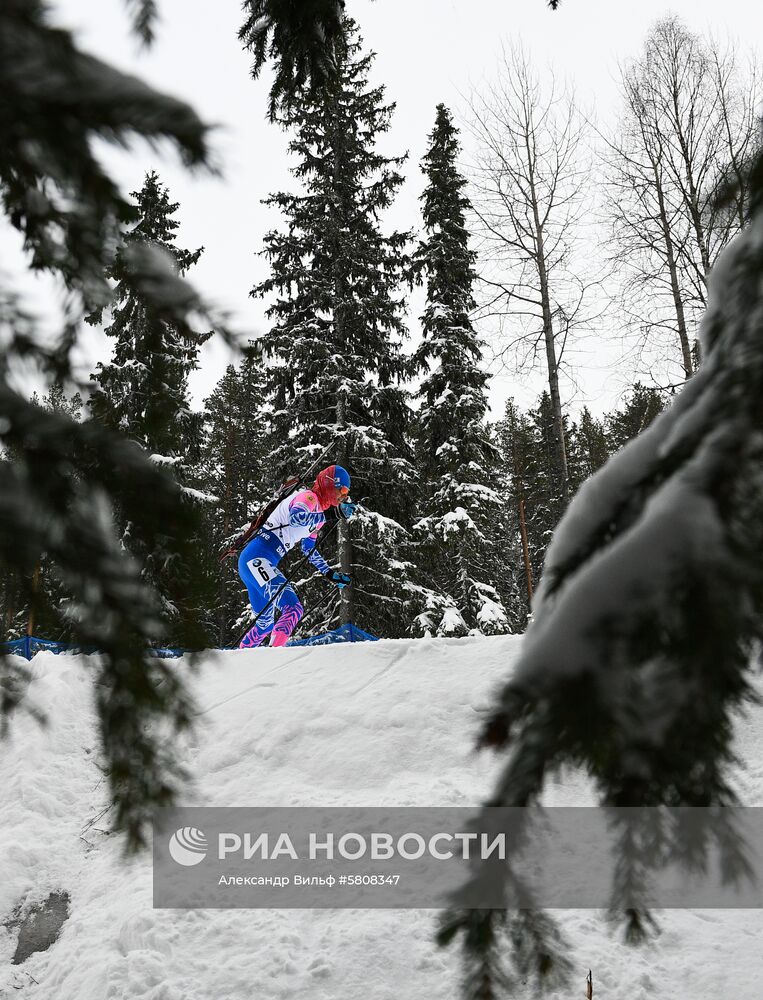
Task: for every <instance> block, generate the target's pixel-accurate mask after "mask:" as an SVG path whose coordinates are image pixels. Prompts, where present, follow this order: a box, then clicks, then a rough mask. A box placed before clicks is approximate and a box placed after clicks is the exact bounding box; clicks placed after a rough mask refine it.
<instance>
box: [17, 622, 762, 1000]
mask: <svg viewBox="0 0 763 1000" xmlns="http://www.w3.org/2000/svg"><path fill="white" fill-rule="evenodd" d="M520 643H521V640H520V639H517V638H514V637H504V636H502V637H495V638H482V637H472V638H466V639H422V640H398V641H392V640H388V641H387V640H385V641H381V642H376V643H368V644H357V645H351V644H347V645H342V646H329V647H320V646H319V647H300V648H292V649H290V648H288V647H287V648H285V649H277V650H267V649H264V650H253V651H240V652H239V651H236V652H228V653H215V654H210V656H209V657H208V658H207V659H206V661H205V662H204V664H203V666H202V668H201V670H200V671H199V673H198V675H196V676H195V677H193V678H192V680H191V686H192V688H193V690H194V693H195V697H196V700H197V704H198V710H199V716H198V728H197V732H196V734H195V736H194V737H193V738H192V739H189V740H188V741H187V742H186V744H185V745H184V746H183V748H182V751H183V756H184V758H185V760H186V763H187V765H188V766H189V768H190V770H191V771H192V773H193V775H194V779H193V785H192V786H191V787H189V789H188V791H187V794H186V795H185V797H184V801H185V802H186V803H189V804H198V805H263V806H266V805H285V806H287V805H323V806H340V805H348V806H361V805H364V806H374V805H377V806H381V805H401V806H406V805H423V804H429V805H438V806H444V805H470V804H475V805H476V804H477V803H479V802H480V801H481V800H482V799H483V798H484V797H485V796H487V795H488V793H489V792H490V790H491V788H492V785H493V781H494V778H495V773H496V766H497V762H496V761H495V760H494V759H493V758H491V757H490V756H488V755H476V754H475V753H474V752H473V749H472V747H473V741H474V738H475V735H476V733H477V731H478V728H479V723H480V720H481V711H482V709H484V708H486V707H487V706H488V705H489V704H490V703H491V695H492V694H493V693H494V688H495V687H496V686H497V685H498V684H499V683H500V682H502V681H503V680H505V677H506V674H507V672H508V671H509V670H510V666H511V663H512V661H513V660H514V659H515V657H516V655H517V654H518V652H519V648H520ZM31 666H32V673H33V681H32V686H31V689H30V697H31V698H32V699H33V701H34V702H35V704H36V705H38V706H39V707H40V708H42V709H43V710H44V711H46V712H47V713H48V714H49V716H50V725H49V726H48V727H47V729H44V730H43V729H40V728H39V727H38V726H37V725H36V724H35V723H34V722H33V721H32V720H31V719H30V718H28V717H25V716H19V717H17V718H16V719H15V721H14V723H13V726H12V736H11V739H10V740H9V741H8V742H5V743H3V744H0V787H2V789H3V808H2V813H0V920H2V919H3V918H4V917H7V916H8V915H9V914H10V913H11V912H12V911H13V909H14V907H15V906H16V904H17V902H18V901H19V900H20V899H23V898H25V897H26V898H28V899H29V900H30V901H31V900H37V899H43V898H45V896H47V894H48V893H49V892H51V891H53V890H56V889H66V890H68V891H69V892H70V893H71V916H70V918H69V920H68V921H67V922H66V924H64V927H63V930H62V933H61V937H60V939H59V940H58V942H56V943H55V944H54V945H53V946H52V948H51V949H50V950H49V951H47V952H44V953H40V954H35V955H33V956H31V957H30V958H29V959H28V960H27V961H26V962H25V963H24V964H23V965H22V966H16V967H13V966H11V965H10V964H9V963H10V958H11V956H12V954H13V950H14V948H15V936H14V933H13V932H9V931H8V930H6V929H5V928H3V927H0V998H1V1000H7V998H10V997H14V998H22V1000H27V998H29V1000H31V998H34V1000H48V998H51V1000H53V998H55V1000H123V998H124V1000H127V998H130V1000H211V998H214V1000H249V998H251V997H253V996H256V997H257V1000H275V998H281V997H283V998H286V997H288V998H292V997H294V996H307V997H310V1000H340V998H342V1000H344V998H347V1000H355V998H357V997H358V996H361V995H362V996H368V997H371V998H374V1000H376V998H379V1000H382V998H390V1000H392V998H393V997H394V998H395V1000H400V997H401V996H403V997H427V1000H440V998H442V1000H445V998H448V1000H456V998H457V996H458V974H459V964H458V954H457V952H456V951H450V950H448V951H444V952H443V951H439V950H438V949H437V948H436V947H435V946H434V945H433V944H432V933H433V927H434V920H435V916H436V914H435V913H434V912H433V911H418V912H413V911H397V910H392V911H385V910H369V911H342V910H337V911H312V910H305V911H301V910H294V911H290V910H281V911H279V910H267V911H265V910H262V911H260V910H251V911H212V910H199V911H162V910H153V909H152V906H151V865H150V859H149V858H148V857H141V858H138V859H135V860H133V861H131V862H129V863H126V862H125V861H124V860H123V859H122V857H121V844H120V843H119V841H118V838H116V837H114V836H110V835H108V834H107V833H106V832H104V831H106V830H107V829H108V817H107V816H101V815H100V814H101V812H102V810H103V809H104V806H105V804H106V802H105V785H104V780H103V775H102V774H101V772H100V771H99V769H98V753H97V747H96V742H95V730H94V715H93V712H92V708H91V690H90V673H91V667H92V662H91V658H88V657H74V656H59V657H55V656H53V655H52V654H45V653H41V654H38V656H36V657H35V659H34V660H33V661H32V665H31ZM177 669H179V670H185V669H187V668H186V666H185V664H184V662H183V661H178V664H177ZM762 721H763V710H762V711H760V712H756V713H755V714H754V715H751V716H750V718H749V719H747V720H746V721H743V722H742V724H741V726H740V730H739V740H738V742H739V751H740V754H741V755H742V756H743V757H744V756H747V757H748V759H751V760H752V762H753V766H752V768H751V769H750V770H749V771H748V772H747V773H746V774H745V775H743V776H740V779H739V780H740V783H741V788H742V797H743V800H744V801H745V802H746V803H749V804H758V803H759V802H760V801H763V754H761V752H760V750H759V749H758V748H757V747H756V742H757V741H756V730H757V729H759V728H760V724H761V722H762ZM546 801H547V802H549V804H556V805H564V804H573V803H575V804H590V803H591V799H590V793H589V791H588V788H587V785H586V783H585V781H583V780H582V778H581V777H580V776H579V775H576V774H569V775H566V776H565V777H564V778H563V779H559V780H558V781H557V782H556V783H552V784H551V787H550V789H549V794H548V796H547V798H546ZM562 922H563V926H564V928H565V930H566V932H567V934H568V935H569V937H570V938H571V940H572V942H573V944H574V946H575V954H574V955H573V960H574V962H575V963H576V966H577V968H578V969H579V976H578V977H577V978H576V981H575V983H574V984H573V986H574V987H575V988H574V989H573V992H572V994H569V995H583V993H584V981H585V975H586V973H587V971H588V968H589V967H590V968H592V969H593V973H594V985H595V989H596V993H595V996H596V997H597V1000H616V998H621V997H625V996H627V997H628V998H629V1000H647V998H648V1000H653V997H654V996H657V995H659V996H666V997H667V996H669V997H671V998H678V1000H682V998H686V1000H689V998H690V997H691V998H697V1000H705V998H707V1000H709V998H710V997H713V998H714V1000H715V998H716V997H717V996H729V995H732V994H733V995H735V996H740V997H748V996H750V997H752V996H755V995H757V985H758V983H759V981H760V979H761V977H762V976H763V926H761V925H762V924H763V921H760V919H759V915H758V914H757V913H755V912H750V911H738V912H726V911H716V912H713V911H705V912H702V913H688V912H686V913H683V912H681V913H674V914H669V915H666V916H665V918H664V920H663V928H664V932H663V934H662V935H661V937H660V938H659V939H658V941H657V943H656V945H655V946H654V947H653V948H652V949H651V950H645V949H644V950H636V951H633V950H630V949H626V948H625V947H624V946H623V945H621V944H620V943H618V942H617V941H616V940H613V939H611V938H610V937H609V935H608V932H607V930H606V928H605V925H604V924H603V922H602V920H601V919H600V916H599V915H598V914H596V913H592V912H585V911H581V912H574V913H573V912H570V913H567V914H564V915H563V919H562ZM577 979H579V983H578V981H577ZM578 986H579V990H578V989H577V987H578ZM566 996H567V994H565V998H566ZM559 1000H561V995H560V997H559Z"/></svg>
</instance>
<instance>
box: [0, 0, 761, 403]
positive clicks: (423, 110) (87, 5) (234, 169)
mask: <svg viewBox="0 0 763 1000" xmlns="http://www.w3.org/2000/svg"><path fill="white" fill-rule="evenodd" d="M159 7H160V11H161V22H160V24H159V27H158V37H157V41H156V43H155V45H154V46H153V47H152V48H151V49H149V50H142V49H141V48H140V47H139V45H138V44H137V42H136V40H135V39H134V37H133V36H131V35H130V33H129V30H128V21H127V16H126V14H125V10H124V5H123V4H122V3H120V0H57V2H55V3H54V4H53V8H54V12H55V16H56V19H57V21H58V22H59V23H60V24H61V25H65V26H67V27H70V28H73V29H75V30H76V33H77V35H78V37H79V40H80V44H81V45H82V46H83V47H85V48H86V49H88V50H89V51H91V52H93V53H94V54H96V55H98V56H99V57H101V58H104V59H106V60H108V61H110V62H112V63H114V64H116V65H117V66H119V67H120V68H123V69H125V70H128V71H130V72H133V73H136V74H138V75H140V76H141V77H142V78H143V79H145V80H146V81H147V82H149V83H151V84H152V85H154V86H155V87H157V88H160V89H162V90H165V91H167V92H170V93H172V94H174V95H176V96H178V97H181V98H183V99H185V100H187V101H189V102H190V103H191V104H192V105H193V106H194V107H195V108H196V110H197V111H198V112H199V113H200V115H201V116H202V118H203V119H205V120H206V121H207V122H209V123H213V124H216V125H217V126H218V128H217V130H216V132H215V134H214V136H213V147H214V150H215V153H216V159H217V161H218V163H219V164H220V166H221V168H222V171H223V176H222V178H221V179H220V178H214V177H210V176H205V175H204V174H200V173H197V174H195V175H189V174H188V173H186V172H185V171H184V170H183V169H182V168H181V167H180V166H179V165H178V163H177V161H176V160H175V159H174V158H173V156H172V155H171V154H169V153H168V154H167V155H164V156H162V155H158V154H156V153H155V152H154V151H152V150H150V149H147V148H146V147H144V146H138V147H136V148H135V149H133V150H132V151H131V152H129V153H119V154H110V155H109V164H110V165H111V167H112V169H113V170H114V171H115V173H116V175H117V176H118V177H119V178H120V179H121V180H122V182H123V184H124V185H125V187H126V188H127V189H128V190H134V189H135V188H137V187H140V185H141V182H142V178H143V174H144V173H145V171H146V170H148V169H151V168H155V169H157V170H158V171H159V173H160V175H161V177H162V179H163V180H164V182H165V183H167V184H168V185H169V187H170V193H171V195H172V197H173V199H174V200H176V201H179V202H180V204H181V210H180V213H179V218H180V220H181V223H182V228H181V229H180V231H179V236H178V239H179V241H180V242H181V245H183V246H187V247H197V246H200V245H202V244H203V245H204V246H205V247H206V250H205V253H204V254H203V256H202V258H201V261H200V262H199V264H198V265H197V267H195V268H194V269H193V271H192V273H191V277H192V279H193V281H194V283H195V284H196V285H197V287H199V288H200V289H201V291H202V292H204V293H205V295H206V296H207V297H208V298H209V299H210V300H211V301H212V302H214V303H215V304H217V305H218V306H220V307H222V308H223V309H225V310H227V311H229V312H230V313H231V315H232V317H233V319H234V321H235V326H236V328H237V329H239V330H241V331H242V332H243V333H245V334H246V335H257V334H258V333H262V332H263V331H264V329H265V326H264V322H263V315H262V312H263V307H262V304H261V303H259V302H256V301H255V300H253V299H251V298H249V297H248V292H249V289H250V288H251V287H252V285H253V284H254V283H255V282H256V281H257V280H259V279H261V278H262V276H263V275H264V273H265V263H264V261H263V260H262V259H260V258H257V257H256V256H255V254H256V252H257V251H258V250H259V249H260V248H261V245H262V237H263V234H264V233H265V232H266V230H267V229H268V228H270V227H271V226H273V225H275V224H277V222H278V217H277V214H276V213H273V212H271V211H268V210H266V209H265V208H264V207H263V206H262V205H261V204H260V199H261V198H263V197H265V196H266V195H267V194H268V193H269V192H270V191H273V190H276V189H278V188H284V187H288V186H289V185H290V184H291V178H290V175H289V174H288V172H287V168H288V159H287V156H286V142H287V139H286V137H285V135H284V134H283V133H282V132H281V131H280V130H279V129H278V128H277V127H275V126H272V125H270V124H268V122H267V120H266V114H265V112H266V104H267V91H268V86H269V80H268V78H267V77H266V78H264V79H262V80H259V81H257V82H256V83H255V82H253V81H252V80H251V78H250V76H249V64H250V60H249V57H248V55H247V54H245V53H244V52H243V51H242V50H241V49H240V46H239V43H238V41H237V38H236V34H237V30H238V27H239V24H240V22H241V11H240V4H239V3H238V2H236V0H203V2H202V0H159ZM347 10H348V13H350V14H351V15H352V16H353V17H354V18H355V19H356V20H357V21H358V22H359V24H360V27H361V32H362V34H363V36H364V38H365V41H366V45H367V47H369V48H372V49H374V50H375V51H376V53H377V60H376V63H375V70H374V82H376V83H384V84H385V85H386V87H387V95H388V98H389V100H391V101H394V102H396V103H397V111H396V114H395V117H394V121H393V125H392V129H391V131H390V133H389V135H388V137H387V138H386V139H385V141H384V147H383V148H384V150H385V152H389V153H393V154H398V153H400V152H403V151H405V150H408V151H409V153H410V159H409V162H408V165H407V168H406V175H407V181H406V184H405V185H404V188H403V190H402V192H401V194H400V196H399V199H398V201H397V204H396V207H395V209H394V211H393V212H392V214H391V217H390V220H389V221H390V223H391V224H394V225H397V226H400V227H401V228H409V227H411V226H412V225H415V224H416V223H417V222H418V219H419V213H418V204H417V198H418V196H419V194H420V193H421V188H422V175H421V173H420V170H419V161H420V159H421V156H422V154H423V152H424V148H425V143H426V136H427V134H428V132H429V131H430V130H431V128H432V124H433V120H434V108H435V105H436V104H437V103H438V102H440V101H443V102H445V103H446V104H448V105H449V106H450V107H452V108H453V110H454V111H455V113H456V115H457V117H458V116H459V115H460V114H461V113H463V110H464V103H465V102H464V98H463V95H464V94H466V93H468V91H469V90H470V89H471V88H472V87H474V86H479V83H480V80H481V79H483V78H485V77H490V75H491V74H492V73H493V71H494V67H495V64H496V61H497V58H498V56H499V54H500V51H501V43H502V41H503V42H508V41H510V40H513V39H521V41H522V42H523V43H524V45H525V46H526V48H527V49H528V50H529V52H530V54H531V56H532V58H533V60H534V62H535V63H536V65H537V66H538V67H539V68H542V67H544V66H545V65H547V64H553V66H554V67H555V71H556V72H557V74H558V75H559V76H562V77H566V78H568V79H569V80H570V81H571V82H572V83H573V84H574V86H575V88H576V91H577V93H578V95H579V98H580V99H581V102H582V103H583V104H584V105H586V106H588V107H594V108H595V113H596V116H597V118H598V120H599V121H607V120H608V119H609V118H610V117H611V116H612V115H613V114H614V113H616V107H617V86H616V76H617V65H618V62H619V61H622V60H624V59H627V58H629V57H631V56H635V55H637V53H638V51H639V49H640V47H641V45H642V43H643V39H644V37H645V35H646V33H647V32H648V30H649V27H650V25H651V24H652V22H653V21H654V20H655V19H656V18H657V17H659V16H661V15H664V14H666V13H669V12H673V13H676V14H678V15H679V16H680V17H681V18H683V19H684V20H685V22H686V23H687V24H688V25H689V26H690V27H692V28H694V29H696V30H699V31H706V30H712V31H714V32H716V33H719V34H729V33H730V34H732V35H734V36H737V37H739V38H740V39H742V40H743V41H744V40H756V39H758V38H760V37H761V36H763V4H761V3H760V2H752V0H722V2H721V0H674V2H673V3H671V4H668V3H666V2H663V0H564V2H563V5H562V8H561V9H560V10H558V11H556V12H552V11H550V10H549V9H548V8H547V7H546V5H545V2H544V0H347ZM10 242H12V241H9V240H8V238H7V234H6V237H5V238H4V239H3V240H2V243H0V246H2V248H3V257H4V258H6V254H7V250H8V247H9V245H10ZM3 264H4V266H8V265H9V264H10V266H11V268H12V269H13V270H14V271H15V270H16V269H15V267H13V263H12V261H10V262H9V261H8V260H7V258H6V259H4V261H3ZM26 287H27V288H29V287H30V286H29V285H28V284H27V286H26ZM44 294H45V293H40V294H39V295H38V302H39V306H40V308H43V303H42V302H40V301H39V298H40V295H44ZM415 305H416V304H415ZM418 311H419V310H418V307H417V308H416V312H418ZM416 325H417V324H416V320H415V317H412V320H411V327H412V329H415V328H416ZM90 350H91V351H95V352H98V351H102V350H103V348H102V346H100V347H99V346H97V345H92V346H91V347H90ZM606 350H607V352H608V353H607V358H606V359H605V358H598V359H597V357H596V351H591V350H590V349H589V353H588V355H587V357H584V358H583V359H582V361H583V363H584V364H585V366H586V368H587V372H586V374H585V377H584V379H583V390H584V394H583V395H580V394H579V395H578V396H577V398H576V400H575V401H574V402H575V403H576V404H577V405H580V403H581V402H584V401H587V402H589V405H591V407H592V408H593V409H594V410H595V411H601V410H603V409H605V408H607V407H608V406H609V405H611V403H612V402H613V401H614V399H615V397H616V396H617V393H618V387H619V384H620V383H619V381H618V380H617V379H615V378H613V377H611V376H610V377H607V365H608V360H607V359H608V358H609V357H610V356H611V352H612V348H611V347H608V348H607V349H606ZM88 361H89V362H90V363H92V358H90V359H88ZM225 361H226V358H225V357H224V356H223V353H222V351H220V349H219V348H218V349H215V348H212V349H210V350H207V353H206V354H205V356H204V359H203V366H202V369H201V370H200V371H199V372H198V373H197V374H196V376H195V378H194V382H193V391H194V396H195V398H196V400H197V401H200V400H201V399H202V398H203V397H204V395H206V394H208V393H209V392H210V391H211V389H212V387H213V386H214V384H215V382H216V380H217V379H218V378H219V376H220V374H221V373H222V369H223V367H224V364H225ZM541 387H542V378H541V377H539V378H537V379H535V380H529V381H527V380H525V381H524V382H523V383H518V382H517V381H516V379H513V378H510V377H508V376H506V375H498V376H496V377H495V379H494V380H493V387H492V392H491V401H492V403H493V408H494V412H496V413H497V412H498V411H499V409H500V406H501V404H502V402H503V400H504V399H505V397H506V396H507V395H509V394H513V395H516V396H517V397H518V399H519V400H520V401H521V402H523V403H527V402H529V401H530V400H531V399H532V398H533V397H534V395H535V394H536V392H537V391H539V389H540V388H541Z"/></svg>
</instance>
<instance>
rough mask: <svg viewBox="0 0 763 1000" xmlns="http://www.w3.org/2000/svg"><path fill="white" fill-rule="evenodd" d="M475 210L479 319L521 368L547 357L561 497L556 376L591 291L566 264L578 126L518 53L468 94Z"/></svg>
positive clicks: (563, 478) (575, 205) (570, 107)
mask: <svg viewBox="0 0 763 1000" xmlns="http://www.w3.org/2000/svg"><path fill="white" fill-rule="evenodd" d="M466 127H467V129H468V130H469V131H470V132H471V134H472V137H473V139H474V147H475V152H474V163H473V165H472V170H471V173H472V178H473V190H472V204H473V207H474V212H475V215H476V217H477V224H476V227H475V228H476V231H477V236H478V238H479V240H480V244H479V277H480V281H481V284H482V288H483V291H485V290H486V295H485V297H484V299H483V306H482V309H481V313H482V317H483V318H486V317H494V318H497V320H498V325H499V329H500V344H501V352H502V354H503V355H504V356H505V357H511V358H513V359H514V361H515V362H516V364H517V366H518V367H522V366H523V365H526V364H527V363H528V362H529V363H531V364H534V363H535V362H536V361H537V359H538V356H539V355H542V356H543V357H544V359H545V369H546V374H547V378H548V389H549V395H550V397H551V403H552V408H553V419H554V437H555V442H554V443H555V453H556V466H557V469H556V472H557V476H558V486H559V489H560V495H561V497H562V500H564V498H565V497H566V493H567V479H568V476H567V452H566V445H565V436H564V421H563V413H562V400H561V393H560V386H559V375H560V370H561V369H562V366H563V364H564V363H565V351H566V349H567V347H568V345H569V340H570V336H571V334H572V333H573V332H574V330H575V328H576V327H577V326H578V325H579V324H580V322H581V321H582V318H583V308H584V303H585V301H586V293H587V291H588V285H587V284H586V283H585V282H584V281H583V280H581V278H580V276H579V274H578V273H576V270H575V267H574V264H573V258H574V255H575V250H576V248H577V246H576V245H577V242H578V237H579V235H580V231H579V227H578V223H579V222H580V220H581V217H582V214H583V212H584V210H585V205H584V183H585V165H584V163H583V162H582V159H581V157H582V155H583V154H584V143H583V140H584V131H585V122H584V119H583V117H582V116H581V115H580V114H579V112H578V110H577V108H576V106H575V102H574V99H573V97H572V95H571V94H569V93H568V92H567V91H566V90H565V89H564V88H562V87H559V86H558V85H557V83H556V81H555V80H554V79H553V77H549V78H548V81H547V83H546V84H545V85H541V82H540V79H539V77H538V75H537V73H536V72H535V71H534V69H533V67H532V65H531V63H530V61H529V58H528V56H527V54H526V53H525V51H524V50H523V49H522V48H521V47H520V46H511V47H510V48H508V49H506V50H504V53H503V57H502V60H501V62H500V65H499V71H498V74H497V78H496V80H495V82H493V83H492V84H490V85H489V86H488V87H487V88H486V89H484V90H482V91H481V92H479V93H475V94H473V95H472V98H471V100H470V120H469V121H468V122H467V124H466Z"/></svg>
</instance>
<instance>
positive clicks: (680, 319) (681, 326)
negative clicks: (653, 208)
mask: <svg viewBox="0 0 763 1000" xmlns="http://www.w3.org/2000/svg"><path fill="white" fill-rule="evenodd" d="M653 169H654V180H655V186H656V189H657V202H658V205H659V208H660V225H661V226H662V234H663V238H664V240H665V256H666V259H667V264H668V270H669V272H670V290H671V292H672V293H673V305H674V306H675V310H676V329H677V331H678V339H679V341H680V344H681V356H682V358H683V367H684V375H685V376H686V378H687V379H690V378H691V377H692V375H693V374H694V366H693V364H692V360H691V344H690V343H689V335H688V333H687V332H686V316H685V314H684V303H683V299H682V298H681V288H680V286H679V283H678V268H677V266H676V254H675V248H674V246H673V237H672V235H671V233H670V220H669V219H668V213H667V209H666V206H665V195H664V193H663V190H662V183H661V182H660V176H659V172H658V170H657V167H656V166H654V168H653Z"/></svg>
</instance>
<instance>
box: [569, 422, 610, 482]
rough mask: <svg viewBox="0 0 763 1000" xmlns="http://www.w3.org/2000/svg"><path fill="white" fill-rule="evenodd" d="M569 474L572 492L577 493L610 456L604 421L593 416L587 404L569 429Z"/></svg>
mask: <svg viewBox="0 0 763 1000" xmlns="http://www.w3.org/2000/svg"><path fill="white" fill-rule="evenodd" d="M567 451H568V459H569V461H568V474H569V486H570V492H571V493H573V494H574V493H576V492H577V491H578V489H579V488H580V485H581V484H582V483H584V482H585V481H586V479H588V478H589V476H592V475H593V474H594V472H596V471H597V469H600V468H601V467H602V465H604V463H605V462H606V461H607V459H608V458H609V452H610V448H609V442H608V439H607V432H606V428H605V426H604V423H603V422H602V421H601V420H597V419H596V417H594V416H593V414H592V413H591V411H590V410H589V409H588V407H587V406H584V407H583V409H582V410H581V412H580V417H579V419H578V420H577V421H575V422H574V423H573V424H572V425H571V427H570V430H569V435H568V443H567Z"/></svg>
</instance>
